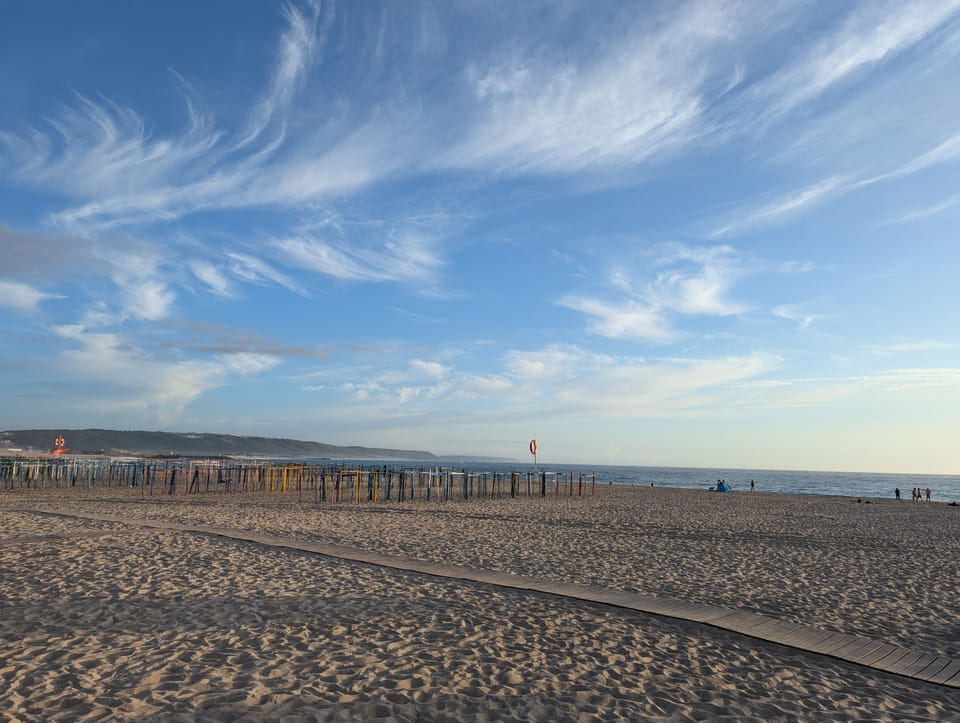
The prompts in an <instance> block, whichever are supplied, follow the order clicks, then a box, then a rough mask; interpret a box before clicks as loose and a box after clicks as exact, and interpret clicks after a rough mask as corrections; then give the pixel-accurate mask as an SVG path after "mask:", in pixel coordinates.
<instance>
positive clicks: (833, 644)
mask: <svg viewBox="0 0 960 723" xmlns="http://www.w3.org/2000/svg"><path fill="white" fill-rule="evenodd" d="M852 637H853V636H852V635H848V634H847V633H834V634H833V635H832V636H831V637H829V638H827V639H826V640H824V641H823V642H822V643H818V644H817V646H816V648H814V651H815V652H818V653H820V654H822V655H830V654H831V653H833V651H834V650H836V649H837V648H842V647H843V646H845V645H847V644H848V643H849V642H850V639H851V638H852Z"/></svg>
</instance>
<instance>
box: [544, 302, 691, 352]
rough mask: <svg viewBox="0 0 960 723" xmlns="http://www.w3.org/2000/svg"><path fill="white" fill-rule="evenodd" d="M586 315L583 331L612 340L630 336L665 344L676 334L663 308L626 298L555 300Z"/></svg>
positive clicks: (674, 337)
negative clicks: (607, 300)
mask: <svg viewBox="0 0 960 723" xmlns="http://www.w3.org/2000/svg"><path fill="white" fill-rule="evenodd" d="M558 303H559V304H560V305H561V306H565V307H567V308H568V309H573V310H574V311H579V312H580V313H581V314H585V315H586V316H587V317H589V322H588V323H587V330H588V331H589V332H591V333H593V334H599V335H600V336H606V337H611V338H614V339H619V338H631V339H645V340H647V341H652V342H658V343H666V342H670V341H673V340H674V339H676V337H677V332H676V331H674V330H673V329H672V328H670V325H669V323H668V322H667V321H666V319H665V318H664V315H663V310H662V309H660V308H657V307H653V306H645V305H643V304H640V303H638V302H637V301H633V300H628V301H625V302H620V303H611V302H606V301H601V300H599V299H587V298H582V297H566V298H563V299H561V300H560V301H559V302H558Z"/></svg>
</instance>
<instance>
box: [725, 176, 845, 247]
mask: <svg viewBox="0 0 960 723" xmlns="http://www.w3.org/2000/svg"><path fill="white" fill-rule="evenodd" d="M854 187H855V185H854V184H853V183H851V182H850V179H849V178H844V177H842V176H831V177H830V178H825V179H823V180H821V181H818V182H816V183H814V184H813V185H810V186H807V187H805V188H801V189H799V190H795V191H790V192H788V193H786V194H784V195H782V196H781V197H780V198H777V199H775V200H773V201H771V202H769V203H767V204H765V205H762V206H760V207H759V208H750V209H744V210H742V212H741V213H740V214H739V215H738V217H737V218H735V219H733V220H731V221H730V222H728V223H727V224H725V225H724V226H721V227H720V228H718V229H716V230H714V231H713V233H711V234H710V236H711V238H721V237H724V236H731V235H735V234H737V233H742V232H744V231H748V230H750V229H753V228H756V227H758V226H766V225H770V224H774V223H779V222H782V221H783V220H784V219H786V218H789V217H791V216H793V215H796V214H799V213H802V212H804V211H807V210H809V209H811V208H813V207H815V206H816V205H818V204H820V203H825V202H826V201H828V200H830V199H832V198H835V197H836V196H837V195H839V194H841V193H847V192H849V191H851V190H853V188H854Z"/></svg>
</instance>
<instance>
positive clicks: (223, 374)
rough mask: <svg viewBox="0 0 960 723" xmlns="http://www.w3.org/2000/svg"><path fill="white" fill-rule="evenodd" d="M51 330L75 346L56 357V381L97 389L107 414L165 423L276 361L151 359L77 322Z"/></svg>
mask: <svg viewBox="0 0 960 723" xmlns="http://www.w3.org/2000/svg"><path fill="white" fill-rule="evenodd" d="M54 332H55V333H56V334H57V335H58V336H60V337H61V338H62V339H65V340H69V341H72V342H74V343H75V344H76V346H75V348H72V349H67V350H65V351H63V352H61V353H60V359H61V360H62V361H63V362H64V363H63V364H62V365H61V367H60V373H59V376H60V379H61V381H63V382H72V383H76V384H79V385H84V386H94V387H96V388H98V389H100V388H101V386H100V385H103V388H109V389H110V390H111V391H110V392H109V393H106V392H104V393H103V394H102V395H99V396H98V399H97V404H98V405H99V406H100V407H101V409H106V410H135V411H141V412H146V413H149V414H153V415H155V416H156V418H157V419H158V420H160V421H161V422H163V423H166V422H168V421H169V420H172V419H174V418H176V417H177V416H178V415H179V414H180V413H181V412H182V410H183V408H184V407H185V406H186V405H187V404H188V403H189V402H191V401H192V400H194V399H196V398H197V397H198V396H200V395H201V394H203V393H204V392H206V391H209V390H211V389H214V388H216V387H219V386H222V385H223V384H225V383H226V382H227V381H228V380H229V379H230V377H231V376H234V375H238V376H249V375H253V374H258V373H261V372H263V371H266V370H268V369H270V368H272V367H273V366H275V365H276V364H277V363H278V360H277V359H276V358H272V357H269V356H268V355H263V354H243V353H239V354H223V355H219V356H218V357H215V358H213V359H212V360H201V359H183V360H171V359H164V358H154V357H151V356H149V355H148V354H146V353H145V352H142V351H139V350H138V349H137V347H136V345H134V344H130V343H128V342H126V341H125V340H124V339H123V338H122V337H120V336H119V335H117V334H114V333H95V332H90V331H88V330H87V329H86V328H85V327H84V326H83V325H80V324H66V325H61V326H58V327H56V328H55V329H54Z"/></svg>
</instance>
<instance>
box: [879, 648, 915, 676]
mask: <svg viewBox="0 0 960 723" xmlns="http://www.w3.org/2000/svg"><path fill="white" fill-rule="evenodd" d="M919 657H920V653H917V652H914V651H913V650H911V651H909V652H908V653H907V654H906V655H903V656H901V657H900V658H898V659H897V660H881V661H880V663H879V664H878V666H877V667H879V668H880V670H885V671H887V672H888V673H897V674H899V673H900V671H901V670H903V669H904V668H906V667H907V666H908V665H910V664H911V663H914V662H916V660H917V658H919Z"/></svg>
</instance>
